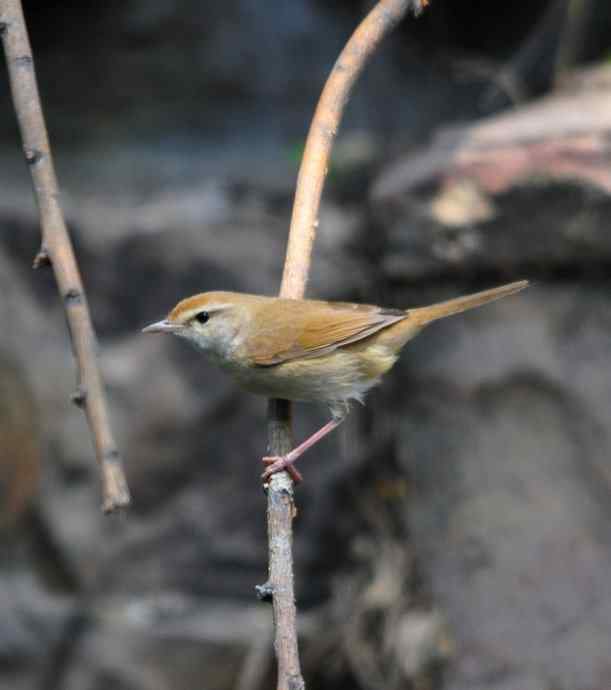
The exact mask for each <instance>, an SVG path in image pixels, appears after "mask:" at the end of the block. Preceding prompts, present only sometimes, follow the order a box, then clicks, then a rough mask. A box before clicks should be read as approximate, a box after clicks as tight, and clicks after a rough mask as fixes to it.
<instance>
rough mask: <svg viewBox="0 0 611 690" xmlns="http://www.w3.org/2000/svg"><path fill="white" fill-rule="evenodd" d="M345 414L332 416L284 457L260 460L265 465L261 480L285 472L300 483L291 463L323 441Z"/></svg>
mask: <svg viewBox="0 0 611 690" xmlns="http://www.w3.org/2000/svg"><path fill="white" fill-rule="evenodd" d="M345 418H346V414H345V413H342V414H341V415H339V414H338V415H334V416H333V419H331V420H330V421H329V422H327V423H326V424H325V425H324V426H323V427H321V428H320V429H319V430H318V431H316V432H315V433H313V434H312V435H311V436H310V437H308V438H306V440H305V441H304V442H303V443H300V444H299V445H298V446H297V447H296V448H293V450H291V451H289V452H288V453H287V454H286V455H272V456H269V457H265V458H262V460H263V463H264V464H265V465H267V468H266V470H265V472H263V474H262V475H261V479H263V480H264V481H265V480H267V479H269V478H270V477H271V476H272V474H275V473H276V472H282V471H283V470H286V471H287V472H288V473H289V474H290V475H291V477H292V478H293V480H294V481H296V482H300V481H301V480H302V479H303V477H302V476H301V473H300V472H299V471H298V470H297V468H296V467H293V463H294V462H295V460H297V458H299V457H301V456H302V455H303V454H304V453H305V452H306V450H308V448H311V447H312V446H313V445H315V444H317V443H318V442H319V441H320V440H321V439H323V438H324V437H325V436H326V435H327V434H330V433H331V432H332V431H333V430H334V429H337V427H338V426H339V425H340V424H341V423H342V422H343V421H344V419H345Z"/></svg>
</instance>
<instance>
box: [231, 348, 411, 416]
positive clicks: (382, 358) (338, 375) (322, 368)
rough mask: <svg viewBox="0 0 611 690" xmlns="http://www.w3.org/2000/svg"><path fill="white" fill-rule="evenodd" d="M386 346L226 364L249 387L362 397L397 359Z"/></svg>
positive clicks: (273, 393) (285, 393)
mask: <svg viewBox="0 0 611 690" xmlns="http://www.w3.org/2000/svg"><path fill="white" fill-rule="evenodd" d="M396 359H397V357H396V355H395V354H393V353H392V352H390V351H389V350H388V349H387V348H385V347H379V346H375V345H369V346H367V347H365V346H363V345H360V344H355V345H353V346H348V347H344V348H338V349H337V350H335V351H334V352H331V353H328V354H325V355H322V356H320V357H302V358H297V359H293V360H290V361H287V362H282V363H280V364H274V365H271V366H252V365H248V364H245V363H241V364H239V365H236V364H225V365H224V366H223V368H225V369H226V370H227V371H228V373H230V374H231V375H232V376H233V377H234V378H235V379H236V380H237V382H238V383H239V384H240V385H241V386H242V387H243V388H245V389H246V390H249V391H251V392H253V393H258V394H260V395H265V396H267V397H271V398H283V399H286V400H297V401H311V402H316V401H321V402H327V403H331V402H333V401H349V400H362V398H363V396H364V395H365V393H366V392H367V391H368V390H369V389H370V388H371V387H373V386H375V385H376V384H377V383H379V381H380V378H381V376H382V375H383V374H384V373H385V372H386V371H388V370H389V369H390V368H391V367H392V365H393V364H394V363H395V361H396Z"/></svg>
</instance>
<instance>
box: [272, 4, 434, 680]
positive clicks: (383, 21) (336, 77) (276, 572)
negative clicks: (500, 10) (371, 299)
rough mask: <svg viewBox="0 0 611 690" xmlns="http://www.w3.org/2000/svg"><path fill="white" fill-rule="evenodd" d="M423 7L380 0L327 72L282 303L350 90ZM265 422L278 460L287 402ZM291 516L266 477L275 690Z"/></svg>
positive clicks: (291, 633)
mask: <svg viewBox="0 0 611 690" xmlns="http://www.w3.org/2000/svg"><path fill="white" fill-rule="evenodd" d="M427 4H428V0H380V2H378V4H377V5H376V6H375V7H374V8H373V10H372V11H371V12H370V13H369V15H367V17H366V18H365V19H364V20H363V22H361V24H360V25H359V27H358V28H357V29H356V31H355V32H354V34H353V35H352V36H351V38H350V40H349V41H348V43H347V44H346V46H345V47H344V49H343V51H342V52H341V54H340V56H339V58H338V60H337V62H336V63H335V66H334V67H333V70H332V71H331V74H330V76H329V78H328V80H327V83H326V85H325V88H324V90H323V92H322V94H321V97H320V100H319V102H318V107H317V108H316V112H315V114H314V118H313V119H312V124H311V126H310V131H309V134H308V139H307V141H306V147H305V151H304V154H303V160H302V162H301V168H300V170H299V178H298V180H297V190H296V193H295V201H294V205H293V216H292V218H291V228H290V233H289V243H288V248H287V254H286V260H285V263H284V273H283V276H282V286H281V288H280V296H281V297H289V298H293V299H300V298H302V297H303V295H304V293H305V288H306V284H307V279H308V272H309V268H310V261H311V255H312V247H313V244H314V239H315V237H316V228H317V226H318V209H319V206H320V197H321V194H322V189H323V184H324V180H325V176H326V173H327V169H328V163H329V156H330V153H331V147H332V146H333V142H334V139H335V134H336V132H337V130H338V128H339V124H340V121H341V117H342V114H343V112H344V108H345V105H346V103H347V100H348V96H349V95H350V91H351V89H352V86H353V84H354V82H355V81H356V78H357V77H358V75H359V74H360V72H361V70H362V69H363V67H364V65H365V63H366V62H367V59H368V58H369V57H370V55H371V54H372V53H373V52H374V51H375V49H376V47H377V45H378V44H379V42H380V41H381V40H382V38H383V37H384V36H385V35H386V34H387V33H388V32H389V31H390V30H391V29H392V28H393V27H394V26H395V25H396V24H397V23H398V22H399V21H400V19H401V18H402V17H403V16H404V15H405V14H406V12H407V11H408V9H409V8H410V7H411V8H412V9H413V10H414V12H419V11H420V10H421V9H422V8H423V7H425V6H426V5H427ZM268 417H269V434H268V435H269V450H270V453H271V454H272V455H282V454H284V453H286V452H288V450H289V449H290V448H291V446H292V435H291V419H290V403H288V402H287V401H285V400H270V405H269V413H268ZM295 513H296V511H295V505H294V499H293V482H292V480H291V478H290V477H289V475H288V474H287V473H286V472H280V473H277V474H275V475H273V476H272V477H271V479H270V482H269V486H268V495H267V529H268V539H269V580H268V582H267V583H266V585H264V586H263V587H262V588H261V590H263V591H264V592H270V593H271V595H272V598H273V605H274V626H275V642H274V646H275V650H276V657H277V660H278V685H277V688H278V690H303V689H304V688H305V683H304V681H303V677H302V675H301V668H300V664H299V651H298V648H297V630H296V617H297V610H296V606H295V593H294V582H293V556H292V520H293V517H294V516H295Z"/></svg>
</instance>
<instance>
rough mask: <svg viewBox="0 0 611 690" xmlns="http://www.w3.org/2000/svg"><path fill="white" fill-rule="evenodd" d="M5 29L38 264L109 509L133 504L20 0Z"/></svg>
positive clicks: (7, 5)
mask: <svg viewBox="0 0 611 690" xmlns="http://www.w3.org/2000/svg"><path fill="white" fill-rule="evenodd" d="M0 34H1V36H2V44H3V46H4V53H5V56H6V63H7V67H8V74H9V79H10V84H11V92H12V97H13V104H14V106H15V112H16V114H17V120H18V123H19V129H20V131H21V138H22V141H23V150H24V154H25V159H26V161H27V164H28V166H29V169H30V173H31V175H32V183H33V186H34V194H35V196H36V202H37V204H38V211H39V215H40V224H41V228H42V243H41V248H40V251H39V252H38V254H37V256H36V258H35V260H34V267H35V268H37V267H39V266H41V265H43V264H48V263H51V265H52V266H53V272H54V274H55V280H56V282H57V288H58V290H59V294H60V296H61V298H62V300H63V304H64V309H65V311H66V317H67V319H68V324H69V328H70V336H71V338H72V345H73V350H74V355H75V358H76V361H77V365H78V386H77V391H76V393H74V395H73V396H72V400H73V402H74V403H75V404H76V405H78V406H79V407H82V408H83V409H84V410H85V413H86V415H87V421H88V422H89V428H90V431H91V435H92V437H93V444H94V447H95V452H96V457H97V460H98V463H99V466H100V472H101V476H102V493H103V509H104V511H106V512H110V511H112V510H115V509H116V508H120V507H123V506H126V505H128V504H129V500H130V499H129V491H128V488H127V482H126V480H125V475H124V473H123V467H122V463H121V458H120V456H119V452H118V450H117V447H116V445H115V441H114V438H113V435H112V431H111V428H110V418H109V414H108V409H107V405H106V396H105V393H104V387H103V384H102V379H101V376H100V372H99V369H98V365H97V362H96V351H95V350H96V338H95V333H94V330H93V326H92V323H91V317H90V315H89V308H88V306H87V298H86V295H85V291H84V289H83V284H82V281H81V277H80V274H79V270H78V266H77V263H76V259H75V256H74V251H73V249H72V244H71V242H70V237H69V235H68V231H67V229H66V223H65V221H64V217H63V213H62V210H61V207H60V203H59V188H58V184H57V178H56V176H55V170H54V166H53V159H52V156H51V149H50V146H49V139H48V136H47V128H46V125H45V120H44V116H43V112H42V106H41V103H40V97H39V94H38V86H37V84H36V74H35V72H34V60H33V58H32V50H31V48H30V41H29V39H28V34H27V30H26V26H25V19H24V16H23V10H22V7H21V2H20V0H0Z"/></svg>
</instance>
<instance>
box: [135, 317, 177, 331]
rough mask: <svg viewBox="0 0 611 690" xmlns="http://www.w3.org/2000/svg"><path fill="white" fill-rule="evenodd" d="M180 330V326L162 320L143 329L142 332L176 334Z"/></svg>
mask: <svg viewBox="0 0 611 690" xmlns="http://www.w3.org/2000/svg"><path fill="white" fill-rule="evenodd" d="M181 328H182V325H181V324H179V323H172V322H171V321H168V320H167V319H164V320H163V321H156V322H155V323H152V324H150V326H147V327H146V328H143V329H142V332H143V333H176V332H177V331H179V330H180V329H181Z"/></svg>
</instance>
